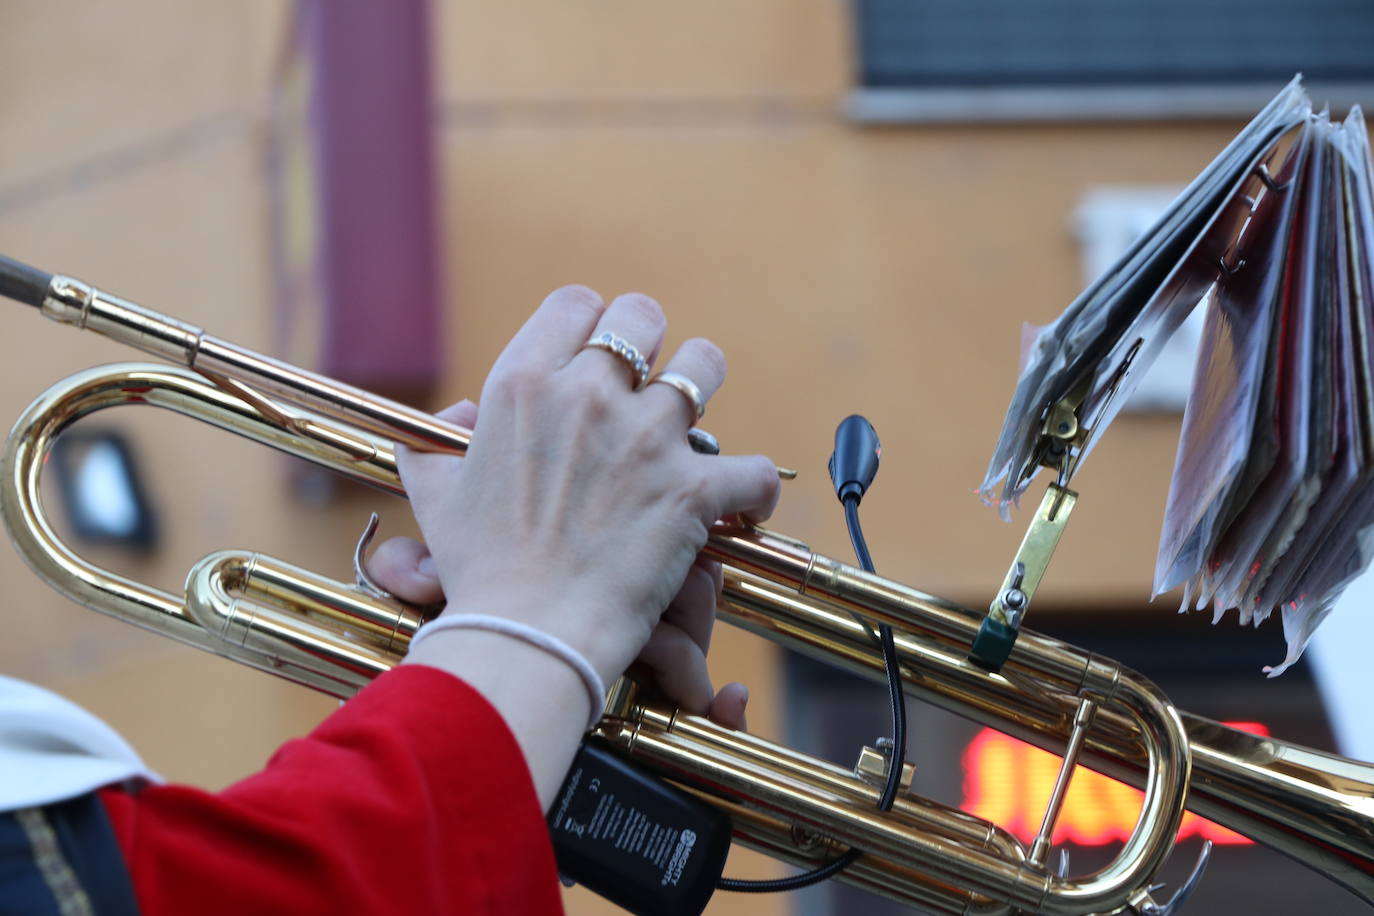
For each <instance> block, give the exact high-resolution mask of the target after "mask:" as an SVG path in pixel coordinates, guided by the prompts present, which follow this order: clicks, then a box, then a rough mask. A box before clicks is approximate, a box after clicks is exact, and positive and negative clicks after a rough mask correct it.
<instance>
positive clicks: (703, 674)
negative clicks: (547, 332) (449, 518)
mask: <svg viewBox="0 0 1374 916" xmlns="http://www.w3.org/2000/svg"><path fill="white" fill-rule="evenodd" d="M460 409H462V410H467V409H471V410H472V411H473V419H474V420H475V418H476V415H475V412H476V407H475V406H474V405H472V402H470V401H465V402H463V404H462V405H460ZM454 422H459V421H458V420H457V419H455V420H454ZM462 425H464V426H467V427H469V428H470V427H471V425H472V423H471V422H466V423H462ZM366 566H367V572H368V575H369V576H370V577H371V578H372V579H373V580H374V581H375V582H376V583H377V584H378V585H380V586H381V587H382V588H384V589H386V590H387V591H388V592H390V593H391V594H392V595H395V596H396V597H397V598H400V599H401V600H402V601H406V602H408V603H410V604H414V605H420V606H425V605H434V604H438V603H440V602H442V601H443V600H444V591H443V588H442V587H441V586H440V584H439V578H438V576H437V574H436V572H435V568H434V558H433V557H432V556H430V553H429V548H428V547H426V546H425V545H424V543H423V542H421V541H417V540H415V539H413V538H408V537H394V538H390V539H388V540H385V541H383V542H382V543H380V544H378V545H377V547H376V548H375V549H374V550H373V552H372V554H371V555H370V556H369V557H368V558H367V560H366ZM722 584H723V580H722V576H721V571H720V564H719V563H717V562H716V561H715V560H710V559H707V558H705V557H698V558H697V561H696V563H694V564H693V566H692V568H691V570H689V571H688V573H687V578H686V579H685V580H684V582H683V587H682V588H681V589H680V590H679V592H678V594H677V596H676V597H674V599H673V601H672V603H671V604H669V605H668V609H667V610H666V611H665V612H664V614H663V618H662V619H661V620H659V622H658V624H657V625H656V626H655V627H654V632H653V634H652V635H650V637H649V641H648V642H647V643H646V644H645V646H644V648H643V649H641V650H640V653H639V657H638V658H637V659H636V660H635V664H636V665H637V666H639V667H641V668H642V669H643V670H644V671H645V672H646V673H647V674H648V677H649V679H650V680H651V681H652V682H653V684H654V686H655V687H656V689H657V690H658V691H659V692H660V693H662V694H663V696H664V697H665V698H666V699H667V700H668V701H669V702H671V703H675V704H677V705H678V706H681V707H682V708H683V709H686V710H687V711H688V712H691V713H694V714H696V715H702V714H705V715H706V716H708V717H709V718H710V719H711V720H712V721H713V722H715V723H716V724H718V725H722V726H724V727H726V728H733V729H737V730H740V731H743V730H745V729H746V728H747V721H746V718H745V707H746V706H747V704H748V702H749V689H748V688H747V687H745V686H744V685H743V684H740V683H736V682H731V683H728V684H726V685H724V686H723V687H721V688H720V690H719V691H717V692H714V693H713V692H712V688H711V678H710V674H709V672H708V671H707V668H706V653H707V651H708V650H709V649H710V645H711V630H712V628H713V626H714V623H715V607H716V602H717V599H718V598H719V597H720V592H721V586H722Z"/></svg>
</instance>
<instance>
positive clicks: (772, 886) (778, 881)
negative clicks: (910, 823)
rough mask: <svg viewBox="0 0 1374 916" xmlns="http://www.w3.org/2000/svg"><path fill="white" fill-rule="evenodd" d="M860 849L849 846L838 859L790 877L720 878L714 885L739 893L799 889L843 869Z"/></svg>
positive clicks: (720, 888) (859, 853) (859, 854)
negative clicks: (757, 879)
mask: <svg viewBox="0 0 1374 916" xmlns="http://www.w3.org/2000/svg"><path fill="white" fill-rule="evenodd" d="M863 854H864V853H863V850H862V849H856V848H854V847H850V848H849V849H846V850H845V851H844V853H843V854H842V855H841V856H840V857H839V858H838V859H832V860H831V861H829V862H827V863H825V864H824V865H822V866H821V867H820V868H813V869H811V871H808V872H803V873H801V874H800V875H793V876H792V877H790V878H773V879H771V880H766V881H746V880H744V879H741V878H721V879H720V880H719V881H717V882H716V887H717V888H718V889H719V890H722V891H735V892H737V893H740V894H771V893H774V892H776V891H799V890H801V889H802V888H804V887H810V886H811V885H813V884H820V883H821V882H822V881H824V880H825V879H826V878H831V877H834V876H835V875H837V874H839V873H840V872H842V871H844V870H845V869H846V868H848V867H849V866H850V864H851V863H853V861H854V860H855V859H857V858H858V857H859V856H861V855H863Z"/></svg>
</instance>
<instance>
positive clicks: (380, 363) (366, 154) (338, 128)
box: [302, 0, 443, 398]
mask: <svg viewBox="0 0 1374 916" xmlns="http://www.w3.org/2000/svg"><path fill="white" fill-rule="evenodd" d="M305 2H306V3H307V8H306V9H305V10H303V12H305V13H306V15H305V16H303V17H302V25H303V26H304V28H305V34H304V36H303V37H304V38H305V42H306V48H307V53H308V54H309V57H310V60H311V66H312V68H313V77H314V78H313V79H312V81H311V82H312V84H313V87H314V88H313V91H314V98H313V99H312V107H313V112H312V117H313V118H314V120H315V124H316V132H315V133H316V144H317V145H316V149H315V156H316V160H317V163H318V172H317V174H318V180H319V187H318V191H319V195H320V197H319V206H320V211H319V213H320V225H319V244H320V251H319V252H318V254H319V267H320V276H321V282H322V284H323V293H324V295H323V300H324V316H323V318H324V326H323V328H322V333H323V339H322V341H321V350H320V353H321V358H320V367H319V368H320V371H322V372H324V373H326V374H328V375H332V376H335V377H338V378H340V379H343V380H345V381H348V382H352V383H354V384H357V385H361V386H363V387H366V388H370V389H373V390H376V391H378V392H379V393H387V394H393V395H396V396H400V397H406V398H420V397H423V396H424V395H426V394H427V393H429V392H430V391H431V390H432V389H433V387H434V386H435V385H436V384H437V382H438V380H439V374H440V369H441V361H442V358H443V354H442V352H441V348H442V334H441V333H440V320H441V313H442V308H443V300H442V298H441V294H440V281H439V273H440V271H439V244H438V237H437V233H438V213H437V206H438V204H437V201H438V200H439V187H438V179H437V173H436V163H435V142H436V137H435V129H434V121H433V111H434V95H433V80H432V76H431V68H430V55H429V35H430V29H429V8H428V2H427V0H386V2H381V3H378V2H375V0H305Z"/></svg>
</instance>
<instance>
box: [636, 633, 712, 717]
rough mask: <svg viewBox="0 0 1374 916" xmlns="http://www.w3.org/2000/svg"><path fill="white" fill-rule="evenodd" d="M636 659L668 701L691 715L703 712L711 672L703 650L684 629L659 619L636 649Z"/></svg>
mask: <svg viewBox="0 0 1374 916" xmlns="http://www.w3.org/2000/svg"><path fill="white" fill-rule="evenodd" d="M639 661H640V663H641V664H643V665H644V666H645V667H647V668H648V669H649V672H650V674H651V675H652V677H653V681H654V683H656V684H657V685H658V687H659V689H660V690H662V691H663V693H664V695H665V696H666V697H667V698H668V699H669V700H671V701H672V702H674V703H677V704H678V705H679V706H681V707H682V708H683V709H685V710H687V711H688V712H690V713H693V714H694V715H698V716H700V715H705V714H706V711H707V710H708V709H709V708H710V706H711V675H710V672H708V671H707V670H706V655H705V653H703V652H702V651H701V647H700V646H698V645H697V644H696V642H695V641H694V640H693V639H692V637H690V636H688V635H687V633H686V631H684V630H682V629H681V628H680V627H677V626H674V625H673V624H671V623H667V622H665V621H659V623H658V625H657V626H655V627H654V629H653V633H651V634H650V636H649V641H648V642H647V643H645V644H644V648H643V649H640V650H639Z"/></svg>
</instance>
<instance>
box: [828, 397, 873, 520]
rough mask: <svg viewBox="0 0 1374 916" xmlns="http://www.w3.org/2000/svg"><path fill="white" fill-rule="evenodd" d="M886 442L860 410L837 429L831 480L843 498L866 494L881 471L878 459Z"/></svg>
mask: <svg viewBox="0 0 1374 916" xmlns="http://www.w3.org/2000/svg"><path fill="white" fill-rule="evenodd" d="M882 454H883V445H882V443H881V442H879V441H878V433H877V432H876V431H875V430H874V429H873V424H871V423H869V422H868V420H866V419H864V418H863V417H861V416H860V415H859V414H851V415H850V416H847V417H845V418H844V420H842V421H841V422H840V425H839V426H838V427H837V428H836V429H835V451H834V452H832V453H831V455H830V465H829V467H830V480H831V481H832V482H833V483H834V484H835V495H836V496H838V497H839V498H840V502H846V501H848V500H849V499H853V500H854V503H855V505H857V504H858V502H859V500H861V499H863V498H864V494H865V493H866V492H868V488H869V487H870V486H872V485H873V478H874V477H876V476H877V474H878V459H879V458H880V457H881V456H882Z"/></svg>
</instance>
